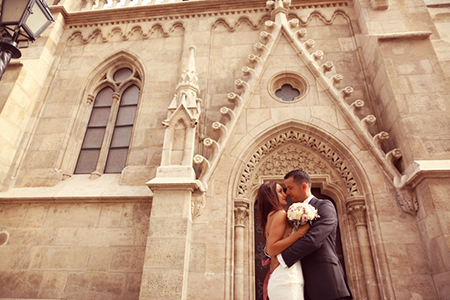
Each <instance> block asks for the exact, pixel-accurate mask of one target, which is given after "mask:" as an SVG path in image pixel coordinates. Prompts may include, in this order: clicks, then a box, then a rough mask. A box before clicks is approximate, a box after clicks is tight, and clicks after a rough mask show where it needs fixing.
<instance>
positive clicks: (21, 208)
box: [0, 204, 28, 227]
mask: <svg viewBox="0 0 450 300" xmlns="http://www.w3.org/2000/svg"><path fill="white" fill-rule="evenodd" d="M27 209H28V205H27V204H0V226H1V227H19V226H21V225H22V224H23V222H24V221H25V216H26V214H27Z"/></svg>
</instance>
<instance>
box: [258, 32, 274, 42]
mask: <svg viewBox="0 0 450 300" xmlns="http://www.w3.org/2000/svg"><path fill="white" fill-rule="evenodd" d="M259 36H260V37H261V39H262V40H266V39H268V38H272V39H273V35H272V34H271V33H268V32H267V31H261V32H260V33H259Z"/></svg>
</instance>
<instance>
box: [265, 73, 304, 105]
mask: <svg viewBox="0 0 450 300" xmlns="http://www.w3.org/2000/svg"><path fill="white" fill-rule="evenodd" d="M308 86H309V85H308V83H307V81H306V79H305V78H304V77H303V76H301V75H300V74H297V73H293V72H282V73H279V74H277V75H275V76H274V77H272V79H271V80H270V81H269V87H268V89H269V94H270V95H271V96H272V97H273V98H274V99H275V100H277V101H280V102H295V101H299V100H301V99H303V98H304V97H305V96H306V94H307V93H308Z"/></svg>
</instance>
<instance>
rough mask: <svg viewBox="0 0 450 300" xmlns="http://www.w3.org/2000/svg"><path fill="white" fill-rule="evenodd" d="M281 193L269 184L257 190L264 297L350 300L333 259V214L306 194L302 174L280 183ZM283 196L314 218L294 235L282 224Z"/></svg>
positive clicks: (329, 205)
mask: <svg viewBox="0 0 450 300" xmlns="http://www.w3.org/2000/svg"><path fill="white" fill-rule="evenodd" d="M284 183H285V186H286V193H284V190H283V188H282V187H281V185H279V184H277V183H276V182H274V181H268V182H265V183H263V184H262V185H261V186H260V188H259V190H258V219H259V222H260V224H261V227H262V229H263V234H264V238H265V239H266V254H267V255H268V256H270V257H271V260H270V271H269V272H270V275H269V276H270V277H269V282H268V287H267V292H268V296H269V299H270V300H303V299H306V300H335V299H336V300H337V299H345V300H347V299H353V298H352V294H351V292H350V289H349V287H348V284H347V280H346V278H345V274H344V271H343V269H342V266H341V264H340V262H339V259H338V257H337V254H336V228H337V224H338V219H337V214H336V210H335V208H334V206H333V204H332V203H331V201H329V200H320V199H317V198H316V197H314V196H313V195H312V194H311V178H310V177H309V175H308V174H307V173H306V172H305V171H302V170H293V171H291V172H289V173H288V174H286V176H285V177H284ZM286 195H287V196H289V197H290V198H291V200H292V202H294V203H301V202H303V203H304V204H310V205H312V207H313V208H315V209H316V210H317V213H318V218H317V219H315V220H314V221H312V222H309V223H307V224H305V225H301V226H299V227H298V229H297V230H296V231H295V230H292V229H293V226H292V225H291V224H290V223H289V222H288V218H287V213H286V211H285V210H284V209H283V207H282V206H284V205H286V204H287V202H286Z"/></svg>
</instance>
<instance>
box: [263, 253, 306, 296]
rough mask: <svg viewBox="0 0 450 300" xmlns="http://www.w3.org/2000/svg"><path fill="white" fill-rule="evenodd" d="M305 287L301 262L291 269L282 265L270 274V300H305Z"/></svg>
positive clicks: (268, 287) (268, 289) (268, 291)
mask: <svg viewBox="0 0 450 300" xmlns="http://www.w3.org/2000/svg"><path fill="white" fill-rule="evenodd" d="M275 259H276V258H275ZM303 285H304V280H303V272H302V265H301V264H300V261H298V262H296V263H295V264H293V265H292V266H291V267H290V268H283V267H282V266H281V265H280V266H278V267H277V268H276V269H275V270H274V271H273V272H272V274H270V278H269V284H268V286H267V294H268V296H269V299H270V300H304V294H303Z"/></svg>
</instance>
